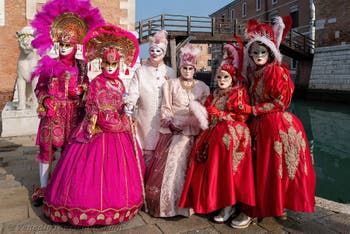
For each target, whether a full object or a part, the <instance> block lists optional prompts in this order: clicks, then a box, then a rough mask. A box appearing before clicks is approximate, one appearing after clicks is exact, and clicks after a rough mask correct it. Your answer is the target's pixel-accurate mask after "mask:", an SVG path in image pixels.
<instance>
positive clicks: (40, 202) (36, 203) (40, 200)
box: [33, 197, 44, 207]
mask: <svg viewBox="0 0 350 234" xmlns="http://www.w3.org/2000/svg"><path fill="white" fill-rule="evenodd" d="M43 204H44V197H38V198H37V199H36V200H35V201H33V206H35V207H39V206H42V205H43Z"/></svg>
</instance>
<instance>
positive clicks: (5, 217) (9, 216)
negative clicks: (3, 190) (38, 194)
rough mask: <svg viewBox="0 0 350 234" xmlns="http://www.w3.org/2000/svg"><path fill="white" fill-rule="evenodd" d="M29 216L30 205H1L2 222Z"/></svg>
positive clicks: (0, 220) (0, 219)
mask: <svg viewBox="0 0 350 234" xmlns="http://www.w3.org/2000/svg"><path fill="white" fill-rule="evenodd" d="M26 218H28V205H16V206H9V207H0V223H6V222H9V221H13V220H23V219H26Z"/></svg>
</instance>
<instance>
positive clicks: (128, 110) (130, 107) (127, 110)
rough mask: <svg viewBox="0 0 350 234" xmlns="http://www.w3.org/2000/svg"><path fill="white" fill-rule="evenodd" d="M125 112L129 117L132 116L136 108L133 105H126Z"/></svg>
mask: <svg viewBox="0 0 350 234" xmlns="http://www.w3.org/2000/svg"><path fill="white" fill-rule="evenodd" d="M124 112H125V114H126V115H127V116H132V114H133V113H134V106H133V105H132V104H131V103H126V104H124Z"/></svg>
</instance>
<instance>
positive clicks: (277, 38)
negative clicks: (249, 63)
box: [245, 16, 292, 63]
mask: <svg viewBox="0 0 350 234" xmlns="http://www.w3.org/2000/svg"><path fill="white" fill-rule="evenodd" d="M291 26H292V18H291V16H285V17H283V18H281V17H280V16H277V17H275V18H274V19H273V26H270V25H268V24H260V23H259V22H258V21H257V20H256V19H252V20H249V21H248V23H247V30H246V37H247V39H248V43H247V45H246V51H245V53H246V54H247V55H248V52H249V49H250V46H251V45H252V44H253V43H254V42H260V43H263V44H264V45H266V46H267V47H269V49H270V50H271V52H272V53H273V56H274V57H275V61H277V62H278V63H281V62H282V55H281V53H280V51H279V46H280V45H281V43H282V41H283V39H284V37H285V36H286V35H287V33H288V32H289V30H290V29H291ZM247 57H248V56H247Z"/></svg>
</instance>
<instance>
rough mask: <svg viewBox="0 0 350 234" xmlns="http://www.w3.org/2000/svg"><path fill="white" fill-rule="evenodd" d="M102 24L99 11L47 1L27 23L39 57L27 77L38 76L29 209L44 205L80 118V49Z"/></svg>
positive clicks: (73, 1)
mask: <svg viewBox="0 0 350 234" xmlns="http://www.w3.org/2000/svg"><path fill="white" fill-rule="evenodd" d="M103 22H104V21H103V19H102V16H101V14H100V11H99V10H98V8H93V7H92V6H91V4H90V2H89V1H78V0H66V1H62V0H54V1H47V3H46V4H45V5H43V7H42V10H41V11H40V12H38V14H36V16H35V19H34V20H33V21H32V22H31V25H32V26H33V28H34V29H35V33H34V35H35V39H34V40H33V41H32V45H33V47H34V48H35V49H36V50H37V52H38V54H39V55H41V56H42V58H41V59H40V60H39V62H38V66H37V67H36V69H35V71H34V72H33V73H32V78H34V77H38V83H37V85H36V88H35V95H36V97H37V99H38V109H37V112H38V115H39V118H40V124H39V128H38V133H37V139H36V144H37V145H39V153H38V156H37V161H38V162H39V175H40V187H38V188H35V192H34V194H33V195H32V200H33V203H34V206H41V205H42V203H43V198H44V193H45V188H46V186H47V182H48V177H49V174H51V165H52V161H53V160H54V159H55V157H54V153H55V152H56V151H57V149H59V148H60V149H61V152H62V151H63V149H64V148H65V146H66V145H67V144H68V142H69V137H70V136H71V134H72V131H73V130H74V128H75V127H77V126H78V124H79V123H80V122H81V121H82V119H83V117H84V101H85V96H86V90H87V87H88V84H89V79H88V77H87V76H86V72H85V71H86V64H85V63H84V62H83V61H82V57H80V56H79V54H80V53H79V52H80V50H79V48H80V46H81V44H82V43H83V41H84V38H85V36H86V33H87V31H88V29H91V28H92V27H94V26H96V25H99V24H102V23H103ZM50 50H51V52H52V51H55V52H56V53H54V54H52V53H48V52H49V51H50ZM47 54H49V55H47ZM53 55H54V56H53ZM51 56H52V57H51ZM23 69H24V68H23Z"/></svg>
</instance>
